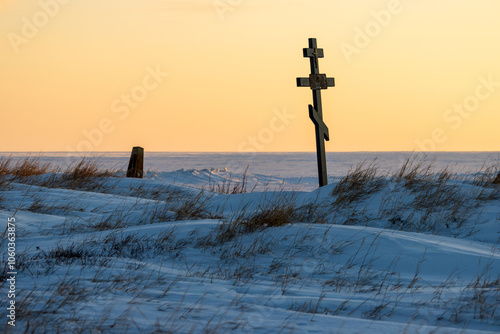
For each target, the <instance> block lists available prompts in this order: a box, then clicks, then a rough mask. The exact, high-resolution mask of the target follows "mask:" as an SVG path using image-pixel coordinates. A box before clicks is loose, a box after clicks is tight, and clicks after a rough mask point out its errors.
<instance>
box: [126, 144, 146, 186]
mask: <svg viewBox="0 0 500 334" xmlns="http://www.w3.org/2000/svg"><path fill="white" fill-rule="evenodd" d="M127 177H135V178H137V179H142V178H143V177H144V149H143V148H142V147H139V146H136V147H134V148H133V149H132V154H131V155H130V162H129V163H128V169H127Z"/></svg>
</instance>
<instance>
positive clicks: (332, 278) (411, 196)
mask: <svg viewBox="0 0 500 334" xmlns="http://www.w3.org/2000/svg"><path fill="white" fill-rule="evenodd" d="M472 160H473V159H471V161H472ZM360 161H361V160H360ZM403 161H404V159H401V160H397V161H393V162H391V163H392V164H393V165H394V166H392V165H391V166H390V168H379V169H378V170H377V171H375V169H376V166H375V165H374V164H372V163H365V164H364V165H361V166H360V168H359V170H358V173H356V172H355V171H354V169H353V170H352V171H351V173H350V174H349V177H347V178H346V175H348V173H347V172H345V173H343V174H342V173H340V172H339V173H337V174H336V175H334V177H333V178H332V182H331V184H330V185H328V186H325V187H323V188H321V189H316V188H315V183H316V178H315V177H314V176H311V175H309V176H307V175H306V176H304V175H300V174H298V175H297V176H294V175H293V172H292V171H289V172H282V173H281V174H280V175H277V174H276V173H273V171H270V172H269V173H265V172H263V170H264V169H260V170H258V171H257V172H252V168H251V167H250V168H249V171H248V172H247V174H246V176H245V175H244V169H243V170H240V169H234V170H231V169H229V168H228V170H224V169H223V168H227V167H226V166H219V165H213V168H203V169H197V168H191V167H192V166H186V168H185V169H182V170H179V169H175V168H174V170H156V171H150V172H149V173H148V176H147V178H146V179H144V180H139V179H126V178H123V177H105V178H102V179H88V180H85V182H84V183H83V184H78V185H77V186H71V187H70V186H68V183H64V182H62V181H61V180H62V179H63V175H62V173H53V174H46V175H40V176H33V177H25V178H13V177H11V176H4V178H3V181H0V208H1V210H0V220H1V221H2V224H3V226H4V227H6V226H7V221H8V218H9V217H12V216H13V215H14V216H15V224H16V264H15V265H16V269H17V275H16V298H15V301H16V307H17V308H16V328H15V330H13V329H12V328H11V327H9V326H8V325H6V323H7V320H8V318H7V317H6V307H4V306H2V314H1V316H2V319H4V320H3V321H4V324H5V326H4V324H2V326H1V328H4V329H5V330H6V331H8V332H12V333H14V332H24V330H27V332H33V333H45V332H47V333H53V332H54V333H55V332H58V331H59V332H68V333H72V332H89V333H101V332H102V333H107V332H111V333H153V332H155V333H163V332H166V333H233V332H234V333H498V332H499V331H500V309H498V307H497V305H498V304H499V303H500V252H499V249H498V246H499V237H500V234H499V233H500V188H499V186H495V185H493V184H492V182H491V180H492V179H491V178H492V175H490V174H488V173H486V172H487V171H486V170H483V172H481V173H476V174H473V173H465V172H464V171H463V170H457V169H456V168H455V169H453V170H452V171H451V172H450V173H446V172H445V171H443V168H441V167H440V168H437V171H434V170H431V171H429V170H427V169H426V166H428V165H425V164H422V165H420V167H419V163H418V161H413V165H412V166H411V167H412V168H413V169H412V168H408V169H407V170H406V171H405V172H404V173H402V174H401V176H400V177H398V176H397V175H396V174H397V172H398V171H399V169H398V168H396V167H395V166H396V165H397V164H399V168H401V165H402V163H403ZM476 163H478V162H477V161H476ZM275 164H276V166H279V162H276V161H275ZM382 164H383V163H382ZM464 164H466V163H463V164H461V166H460V167H461V168H462V167H463V165H464ZM479 165H480V164H479ZM276 169H279V167H276ZM478 170H479V168H478ZM411 171H417V172H418V173H417V176H415V175H413V174H411ZM490 171H491V170H490ZM313 172H314V171H313ZM312 174H313V173H312ZM283 175H284V177H283ZM313 175H314V174H313ZM244 177H245V182H246V192H244V193H240V192H241V191H238V190H241V183H240V182H241V181H242V180H243V178H244ZM68 188H73V189H68ZM233 189H236V191H235V192H236V193H235V194H224V193H220V192H221V191H222V192H224V191H225V192H232V190H233ZM217 190H219V192H218V191H217ZM1 248H2V262H3V263H4V264H6V263H7V258H8V256H7V251H6V249H7V236H6V234H5V233H4V235H3V238H2V245H1ZM2 270H3V271H2V272H1V276H2V281H1V286H0V289H1V291H2V293H1V298H2V305H7V304H6V303H7V298H6V296H7V291H8V287H9V285H8V284H7V281H6V278H8V277H9V275H7V269H6V267H5V266H4V268H3V269H2ZM5 319H7V320H5Z"/></svg>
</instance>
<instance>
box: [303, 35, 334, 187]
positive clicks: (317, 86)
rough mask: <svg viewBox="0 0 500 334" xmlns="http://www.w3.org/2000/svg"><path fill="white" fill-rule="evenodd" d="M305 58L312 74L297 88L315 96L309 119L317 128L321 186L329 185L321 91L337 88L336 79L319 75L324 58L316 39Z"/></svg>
mask: <svg viewBox="0 0 500 334" xmlns="http://www.w3.org/2000/svg"><path fill="white" fill-rule="evenodd" d="M303 53H304V57H306V58H307V57H308V58H309V59H310V62H311V74H310V75H309V78H297V87H309V88H311V90H312V94H313V105H309V118H310V119H311V120H312V122H313V123H314V126H315V128H316V155H317V160H318V179H319V186H320V187H323V186H326V185H327V184H328V177H327V171H326V153H325V140H327V141H329V140H330V134H329V131H328V127H327V126H326V124H325V123H324V122H323V105H322V102H321V90H322V89H328V87H335V79H334V78H327V77H326V74H320V73H319V58H323V57H324V53H323V49H318V44H317V41H316V38H309V48H304V50H303Z"/></svg>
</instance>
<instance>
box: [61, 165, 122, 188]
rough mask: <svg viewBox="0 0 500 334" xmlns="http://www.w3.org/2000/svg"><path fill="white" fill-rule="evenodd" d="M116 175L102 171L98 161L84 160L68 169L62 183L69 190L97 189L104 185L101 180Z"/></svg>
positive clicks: (113, 172)
mask: <svg viewBox="0 0 500 334" xmlns="http://www.w3.org/2000/svg"><path fill="white" fill-rule="evenodd" d="M115 175H116V171H113V170H109V169H101V168H100V166H99V163H98V162H97V161H96V160H89V159H86V158H83V159H82V160H80V161H79V162H77V163H76V164H75V165H74V166H73V165H72V166H69V167H68V168H67V169H66V171H65V172H64V174H63V177H62V181H63V183H64V184H65V186H66V187H67V188H68V189H97V188H100V187H101V185H102V184H101V183H102V182H100V181H101V180H100V179H102V178H104V177H111V176H115Z"/></svg>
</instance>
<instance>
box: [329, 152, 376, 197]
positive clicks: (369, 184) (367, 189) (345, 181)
mask: <svg viewBox="0 0 500 334" xmlns="http://www.w3.org/2000/svg"><path fill="white" fill-rule="evenodd" d="M377 169H378V166H377V165H376V163H375V161H373V162H371V163H369V164H367V163H366V161H363V162H361V163H359V164H358V165H356V167H355V168H354V170H350V171H349V172H348V173H347V176H345V177H344V178H342V179H341V180H340V181H339V182H338V183H337V185H336V186H335V188H333V191H332V196H334V198H335V199H334V202H333V205H334V206H335V207H340V206H344V205H349V204H351V203H353V202H356V201H359V200H362V199H363V198H366V196H368V195H370V194H373V193H375V192H377V191H379V190H380V189H381V188H382V186H383V185H384V183H385V180H384V178H383V177H379V176H377Z"/></svg>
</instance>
